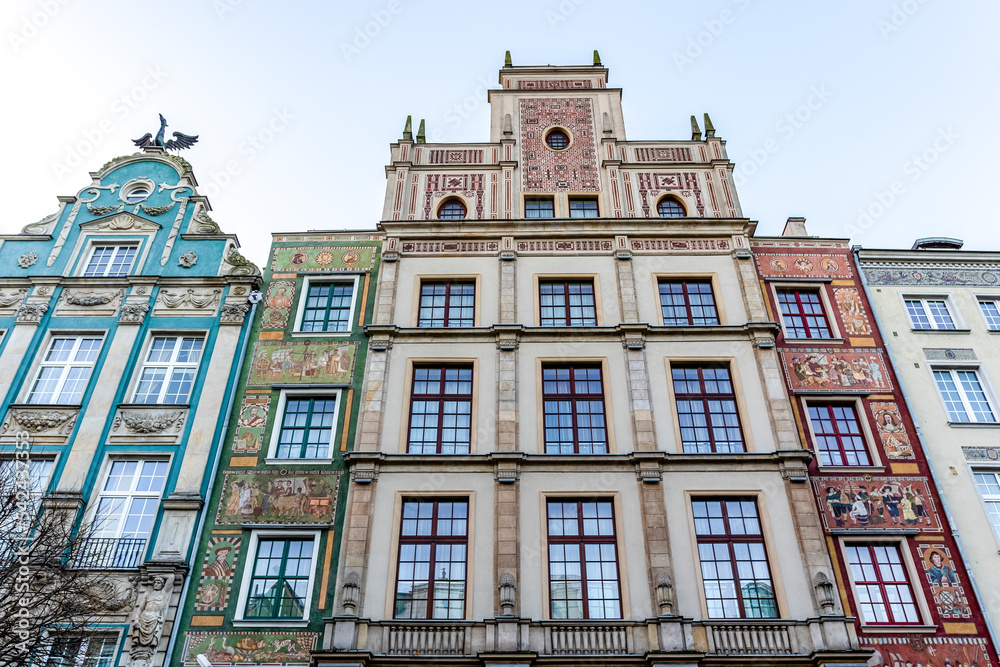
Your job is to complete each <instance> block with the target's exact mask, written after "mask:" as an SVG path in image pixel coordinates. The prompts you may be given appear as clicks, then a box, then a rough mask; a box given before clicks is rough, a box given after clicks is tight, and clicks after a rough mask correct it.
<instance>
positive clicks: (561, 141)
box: [545, 130, 569, 151]
mask: <svg viewBox="0 0 1000 667" xmlns="http://www.w3.org/2000/svg"><path fill="white" fill-rule="evenodd" d="M545 144H546V145H547V146H548V147H549V148H551V149H552V150H554V151H561V150H563V149H564V148H566V147H567V146H569V137H568V136H567V135H566V133H565V132H563V131H562V130H552V131H551V132H549V133H548V134H546V135H545Z"/></svg>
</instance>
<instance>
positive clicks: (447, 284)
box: [417, 280, 476, 329]
mask: <svg viewBox="0 0 1000 667" xmlns="http://www.w3.org/2000/svg"><path fill="white" fill-rule="evenodd" d="M437 286H444V317H443V318H436V317H427V318H425V317H423V312H424V310H425V308H426V309H429V310H431V309H433V308H435V306H433V305H427V306H425V305H424V297H427V298H430V299H432V298H434V297H437V296H441V295H440V294H425V293H424V290H425V288H428V287H437ZM453 287H461V288H463V289H465V288H469V287H471V288H472V295H471V296H472V317H471V318H467V317H453V316H452V311H453V310H458V311H460V310H462V309H464V308H467V306H464V305H454V304H453V303H452V297H457V298H459V299H461V298H463V297H467V296H469V295H468V294H463V293H459V294H457V295H455V294H452V288H453ZM453 319H456V320H459V321H462V322H464V321H467V320H469V319H471V320H472V321H471V323H470V324H452V323H451V321H452V320H453ZM438 321H440V322H441V324H440V325H437V324H433V323H435V322H438ZM424 322H431V324H424ZM474 326H476V281H475V280H421V281H420V296H419V302H418V304H417V327H419V328H423V329H458V328H467V327H474Z"/></svg>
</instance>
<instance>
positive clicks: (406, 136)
mask: <svg viewBox="0 0 1000 667" xmlns="http://www.w3.org/2000/svg"><path fill="white" fill-rule="evenodd" d="M403 141H413V119H412V117H410V116H407V117H406V125H404V126H403Z"/></svg>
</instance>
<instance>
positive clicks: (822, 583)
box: [813, 572, 834, 614]
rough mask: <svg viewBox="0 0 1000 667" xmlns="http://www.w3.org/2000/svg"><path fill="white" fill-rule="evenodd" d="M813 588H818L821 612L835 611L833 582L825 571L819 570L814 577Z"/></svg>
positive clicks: (817, 594)
mask: <svg viewBox="0 0 1000 667" xmlns="http://www.w3.org/2000/svg"><path fill="white" fill-rule="evenodd" d="M813 588H815V589H816V600H817V601H818V602H819V606H820V609H821V613H823V614H832V613H833V600H834V598H833V582H831V581H830V578H829V577H828V576H826V573H825V572H817V573H816V576H815V577H813Z"/></svg>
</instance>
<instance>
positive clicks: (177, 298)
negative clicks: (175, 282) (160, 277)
mask: <svg viewBox="0 0 1000 667" xmlns="http://www.w3.org/2000/svg"><path fill="white" fill-rule="evenodd" d="M221 297H222V288H220V287H216V288H209V289H196V288H194V287H188V288H186V289H185V288H175V287H161V288H160V293H159V294H158V295H157V296H156V301H155V305H154V306H153V314H154V315H168V314H169V315H202V316H204V315H214V314H215V308H216V306H218V305H219V301H220V300H221Z"/></svg>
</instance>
